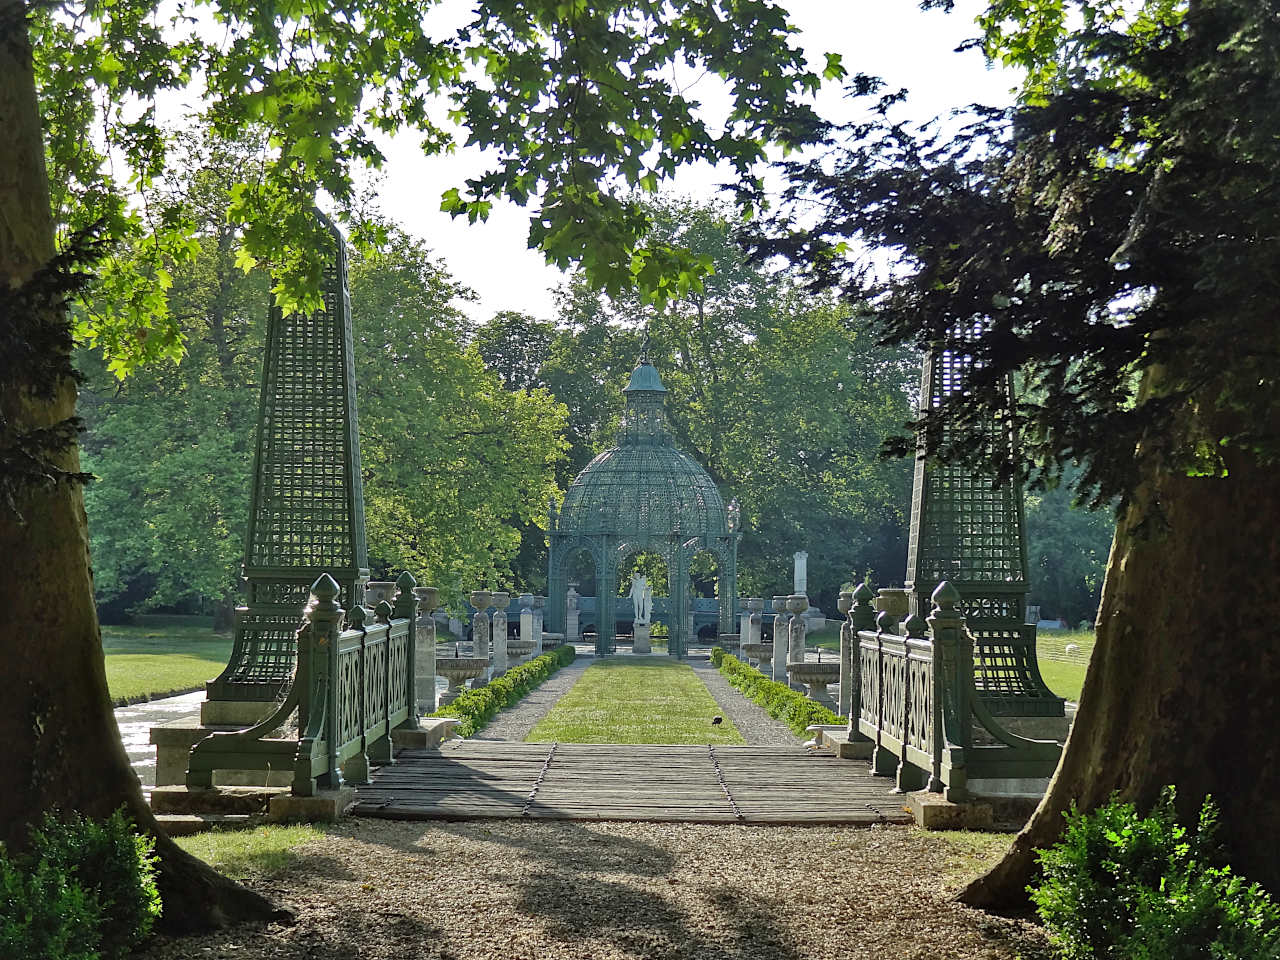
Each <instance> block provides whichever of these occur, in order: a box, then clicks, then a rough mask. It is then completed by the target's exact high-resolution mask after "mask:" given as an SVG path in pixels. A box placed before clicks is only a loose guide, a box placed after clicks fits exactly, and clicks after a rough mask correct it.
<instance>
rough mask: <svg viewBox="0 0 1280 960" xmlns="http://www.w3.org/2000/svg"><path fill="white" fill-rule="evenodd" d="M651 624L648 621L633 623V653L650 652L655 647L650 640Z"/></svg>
mask: <svg viewBox="0 0 1280 960" xmlns="http://www.w3.org/2000/svg"><path fill="white" fill-rule="evenodd" d="M649 629H650V625H649V624H647V623H637V624H633V625H632V627H631V630H632V633H633V637H634V639H633V640H632V641H631V652H632V653H649V652H651V650H652V649H653V648H652V646H651V644H650V642H649Z"/></svg>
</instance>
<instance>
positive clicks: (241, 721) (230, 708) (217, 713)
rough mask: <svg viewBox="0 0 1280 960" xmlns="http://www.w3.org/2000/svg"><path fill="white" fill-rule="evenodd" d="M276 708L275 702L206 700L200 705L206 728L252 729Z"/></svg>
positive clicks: (202, 721)
mask: <svg viewBox="0 0 1280 960" xmlns="http://www.w3.org/2000/svg"><path fill="white" fill-rule="evenodd" d="M275 708H276V703H275V701H272V702H271V703H263V702H262V701H260V700H206V701H205V702H204V703H202V704H200V722H201V723H202V724H203V725H204V726H206V727H218V726H227V727H236V728H241V729H242V728H244V727H252V726H253V725H254V724H255V723H257V722H258V721H259V720H261V719H262V718H263V717H265V716H266V715H267V714H269V713H270V712H271V711H272V710H274V709H275Z"/></svg>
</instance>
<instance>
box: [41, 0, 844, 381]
mask: <svg viewBox="0 0 1280 960" xmlns="http://www.w3.org/2000/svg"><path fill="white" fill-rule="evenodd" d="M438 3H439V0H427V2H425V3H405V2H398V0H397V2H379V3H358V4H356V5H354V6H351V7H347V8H342V9H338V8H333V7H328V6H321V7H314V8H312V7H304V6H302V5H298V4H280V5H276V6H274V7H271V8H269V9H266V8H258V7H256V6H252V5H250V6H246V5H243V4H236V3H228V2H218V3H213V4H211V5H210V6H209V9H208V10H207V11H205V12H203V13H202V12H201V10H200V9H199V5H192V4H187V3H180V4H179V5H178V6H177V7H176V8H175V9H173V10H172V11H167V12H164V13H159V12H158V10H159V8H158V6H157V4H156V3H155V2H154V0H119V2H112V3H93V4H86V5H80V6H77V7H75V8H74V9H64V8H63V7H60V6H48V5H41V6H38V7H37V8H35V9H33V12H32V16H31V18H30V25H29V27H28V30H29V32H30V35H31V41H32V48H33V50H34V53H35V56H34V60H35V64H34V66H35V77H36V89H37V92H38V94H39V97H40V107H41V112H42V116H43V119H44V127H45V135H46V142H47V148H48V158H47V167H48V173H49V179H50V184H51V188H52V192H53V200H54V206H55V214H56V219H57V220H58V222H59V224H60V225H61V226H62V227H64V228H65V229H70V230H74V229H77V228H79V227H82V226H84V225H85V224H87V223H91V222H93V221H95V220H99V219H102V220H103V221H104V222H105V223H106V225H107V228H108V231H109V233H110V234H111V236H113V237H115V238H118V239H123V240H125V241H127V242H126V243H125V244H124V246H123V248H122V252H121V254H120V255H119V256H118V257H116V258H114V260H113V262H111V263H109V264H107V265H106V267H105V268H104V269H103V270H102V272H101V273H100V275H99V281H98V294H99V301H100V303H101V304H102V306H103V307H104V309H101V310H98V311H95V312H92V313H86V314H84V315H82V316H81V317H80V321H79V323H78V326H77V332H78V335H79V336H80V338H81V339H82V340H85V341H89V342H93V343H94V344H95V345H96V346H98V347H100V348H101V349H102V350H103V351H104V353H105V354H106V356H107V357H108V358H109V360H108V362H109V365H110V367H111V369H112V371H113V372H115V373H118V374H122V375H123V374H125V373H127V372H129V371H131V370H133V369H135V368H136V367H137V366H138V365H139V364H140V363H143V362H145V361H147V360H151V359H155V358H157V357H161V356H176V355H178V354H179V353H180V351H181V337H180V332H179V327H180V319H179V318H180V317H181V312H180V311H179V310H177V309H174V308H173V305H172V304H170V303H169V301H168V297H167V296H166V289H167V287H168V284H169V283H170V281H171V279H172V277H173V273H172V271H171V266H172V265H173V264H175V263H178V264H182V263H189V262H190V261H191V259H192V257H193V256H194V254H195V244H194V242H193V241H194V239H195V237H196V236H197V231H196V228H195V226H194V224H193V219H192V217H191V216H190V213H189V210H188V209H187V208H186V207H184V206H183V205H182V204H181V203H179V202H175V201H172V200H168V199H162V200H157V201H156V202H147V203H143V204H136V203H131V202H130V199H131V194H132V192H133V191H134V190H135V189H141V190H143V191H144V192H145V191H148V190H149V189H150V188H151V187H152V186H153V184H154V183H155V181H156V179H157V178H158V177H159V176H160V174H161V172H162V171H163V170H164V169H166V168H172V167H173V166H174V165H176V164H177V163H180V162H181V156H180V151H177V150H175V148H174V145H173V143H172V139H171V138H170V137H169V136H167V135H166V132H165V131H164V130H162V129H161V128H160V126H159V124H158V120H157V114H158V113H162V112H163V111H158V110H157V109H156V107H157V101H158V100H159V99H160V98H162V97H166V98H175V97H176V98H179V99H180V97H181V95H182V93H183V92H184V91H195V92H198V93H199V94H200V95H202V96H203V100H204V104H203V112H204V115H205V117H206V118H207V120H208V122H210V123H211V124H212V125H213V126H214V128H215V129H216V130H217V131H218V132H219V133H221V134H223V135H234V134H237V133H240V132H243V131H245V130H249V129H252V130H255V131H256V132H258V133H259V134H260V137H259V139H260V142H261V146H260V148H259V150H258V152H257V158H256V159H257V164H256V169H255V170H254V172H253V173H252V174H251V175H247V176H244V177H240V178H237V179H235V180H231V181H228V183H227V186H228V187H230V191H229V194H228V196H227V198H226V202H225V203H224V204H223V205H222V208H221V211H220V212H221V213H223V214H225V215H224V216H222V217H220V219H224V220H226V221H227V222H228V223H230V224H231V225H232V226H233V227H236V228H239V238H238V240H237V244H236V245H237V247H239V248H241V249H240V253H239V254H238V255H237V262H238V263H241V264H244V265H250V264H253V263H264V264H269V265H270V267H271V271H272V273H273V275H274V276H276V277H277V278H279V282H278V283H277V284H276V285H275V293H276V296H277V298H278V301H279V303H280V305H281V306H282V307H283V308H284V309H285V310H286V311H287V312H292V311H293V310H295V309H314V308H315V307H317V306H318V305H319V277H320V267H321V264H320V263H319V256H320V253H319V251H320V250H322V249H323V244H322V243H321V242H319V241H321V239H322V233H321V228H320V226H319V225H318V224H317V223H316V221H315V218H314V217H313V216H312V215H311V210H312V204H313V203H314V202H315V199H316V194H317V191H320V190H323V191H324V192H325V193H326V194H327V195H328V196H329V197H330V198H332V202H333V203H334V204H335V205H336V207H337V208H338V212H339V214H340V216H341V217H342V218H343V219H345V220H348V221H350V223H351V224H352V226H353V232H354V233H355V234H356V235H357V237H358V239H359V240H360V241H362V242H365V241H373V240H377V239H379V238H380V236H381V232H380V228H379V225H378V224H377V223H376V222H371V221H369V220H367V219H365V218H364V217H362V215H361V212H360V208H359V203H358V200H359V198H358V197H357V196H356V192H355V189H354V186H353V184H354V181H355V179H356V174H357V173H358V172H360V171H361V170H362V169H364V168H375V169H376V168H378V167H380V166H381V164H382V163H383V161H384V156H383V153H382V151H381V149H380V147H379V146H378V143H377V142H376V140H375V135H376V134H377V133H383V134H386V133H391V132H393V131H400V130H406V131H415V132H416V133H417V134H419V135H420V142H421V144H422V147H423V149H424V151H425V152H427V153H428V154H436V153H440V152H443V151H445V150H448V149H450V148H451V147H452V145H453V136H452V134H451V133H450V130H449V128H448V125H449V124H451V123H456V125H457V126H458V127H459V128H461V129H464V130H466V131H467V133H468V142H469V143H472V144H475V145H477V146H479V147H481V148H482V149H483V148H492V149H489V150H487V152H486V156H487V157H489V158H490V167H489V169H487V170H485V171H484V172H482V173H481V174H479V175H477V176H474V177H471V178H469V179H468V180H467V181H466V183H465V184H464V185H459V186H454V187H451V188H448V189H446V190H445V191H444V193H443V196H442V207H443V208H444V209H445V210H447V211H449V212H451V213H452V214H454V215H455V216H465V217H467V218H468V219H470V220H471V221H473V222H474V221H476V220H479V219H484V218H485V217H486V216H487V215H488V213H489V211H490V210H491V209H492V206H493V204H494V202H495V201H496V200H498V199H499V198H502V197H509V198H511V199H513V200H515V201H516V202H517V203H519V204H521V205H529V206H530V207H531V227H530V237H529V239H530V243H531V245H532V246H536V247H538V248H539V249H541V250H542V251H544V252H545V254H546V255H547V257H548V258H549V259H551V260H552V261H553V262H556V263H558V264H561V265H562V266H563V265H566V264H568V263H570V262H580V263H582V265H583V267H584V269H586V270H587V271H588V272H589V273H590V274H591V276H592V277H593V279H594V280H595V281H597V282H599V283H601V284H605V285H608V286H609V287H610V288H612V289H615V290H617V289H621V288H623V287H628V286H631V285H639V286H641V287H642V288H644V289H646V290H648V291H650V292H651V294H652V295H653V296H654V297H656V298H662V297H664V296H666V295H667V294H668V293H669V292H672V291H685V290H687V289H689V288H690V286H691V285H693V284H695V283H696V282H697V279H698V277H699V276H700V275H701V274H702V273H703V267H704V265H703V263H702V262H701V261H700V260H699V259H698V258H697V257H695V256H692V255H690V254H688V253H687V252H685V251H682V250H680V249H678V248H675V247H672V246H670V245H666V244H663V243H661V242H659V241H656V240H651V239H647V226H648V222H647V218H646V217H645V215H644V213H643V210H642V209H640V207H639V206H638V205H637V203H636V202H635V200H634V199H632V191H633V190H641V191H650V192H651V191H653V190H655V189H656V188H657V186H658V184H659V183H660V182H661V181H663V180H665V179H667V178H668V177H670V176H671V175H672V174H673V173H674V172H675V169H676V168H677V166H679V165H681V164H685V163H690V162H694V161H699V160H713V161H714V160H715V159H720V158H722V159H724V160H726V161H728V163H729V164H730V166H731V167H732V168H733V170H734V171H735V173H737V174H738V175H739V176H740V177H741V178H742V179H744V180H745V181H747V182H753V181H754V179H755V175H754V170H753V167H754V165H755V164H756V163H757V161H760V160H762V159H763V158H764V156H765V147H766V145H767V144H768V143H770V142H773V143H779V144H783V145H786V146H792V145H797V144H800V143H804V142H809V141H812V140H813V138H814V135H815V130H816V129H817V128H818V127H819V126H820V123H819V121H818V119H817V117H816V115H815V114H814V112H813V110H812V109H811V108H810V107H809V106H808V105H807V103H806V102H805V101H806V100H807V98H808V97H809V95H811V94H812V93H813V92H814V91H815V90H816V89H817V87H818V86H819V85H820V84H821V82H822V77H820V76H819V75H818V74H817V73H814V72H811V71H809V70H808V69H807V67H806V65H805V57H804V54H803V53H802V51H800V50H799V49H798V47H796V46H795V45H794V44H793V42H792V35H791V31H792V28H791V26H790V25H789V24H788V22H787V19H786V14H785V11H784V10H783V9H782V8H781V7H780V6H778V5H776V4H774V3H771V2H767V0H748V2H738V0H734V2H728V0H694V2H689V3H682V4H680V5H677V6H664V5H654V4H652V3H649V2H642V0H609V2H604V3H593V4H584V3H564V2H561V0H528V2H520V3H514V2H509V0H508V2H501V3H487V4H484V5H482V6H480V7H479V8H477V10H476V11H475V13H474V15H473V18H472V19H471V20H470V22H468V23H466V24H465V25H464V26H463V27H462V28H461V29H459V30H456V31H446V32H440V31H437V30H435V29H433V25H434V24H435V23H436V20H435V18H433V17H431V16H428V15H427V14H428V13H429V11H430V10H431V9H432V8H434V7H436V6H438ZM211 24H216V29H210V25H211ZM687 71H692V72H691V73H690V74H689V75H690V76H693V75H696V74H697V73H700V72H703V71H705V72H708V73H710V74H712V75H716V76H719V77H722V78H724V80H725V82H726V83H727V87H728V89H727V93H728V96H729V110H728V113H727V116H725V117H724V120H723V122H722V123H717V124H712V125H708V124H707V123H706V122H704V121H703V120H702V119H700V117H699V116H698V115H697V113H696V111H695V105H696V101H694V100H692V99H691V98H689V97H688V96H686V95H685V93H683V92H682V85H683V83H684V79H683V77H684V76H685V74H686V72H687ZM842 72H843V68H842V67H841V66H840V64H839V62H838V58H836V59H832V58H828V60H827V64H826V68H825V70H824V71H823V76H827V77H832V78H836V77H838V76H840V75H841V74H842ZM166 102H168V101H166ZM91 131H92V133H93V136H90V132H91Z"/></svg>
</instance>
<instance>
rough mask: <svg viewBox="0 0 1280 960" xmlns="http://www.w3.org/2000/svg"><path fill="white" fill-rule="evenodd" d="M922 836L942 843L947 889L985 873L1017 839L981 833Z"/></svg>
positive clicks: (966, 831) (945, 832) (1009, 835)
mask: <svg viewBox="0 0 1280 960" xmlns="http://www.w3.org/2000/svg"><path fill="white" fill-rule="evenodd" d="M923 832H924V833H925V834H926V836H928V837H930V838H931V839H934V840H938V841H940V842H941V843H942V846H943V848H944V850H945V853H944V855H943V857H942V861H941V863H940V867H941V869H942V877H943V882H944V883H946V884H947V886H959V885H961V884H963V883H968V882H969V881H970V880H972V879H973V878H974V877H976V876H978V875H979V874H982V873H986V872H987V870H989V869H990V868H991V867H993V866H995V864H996V863H997V862H998V861H999V860H1000V858H1001V857H1003V856H1004V855H1005V852H1006V851H1007V850H1008V849H1009V845H1010V844H1011V843H1013V837H1014V835H1013V834H1012V833H978V832H975V831H973V830H938V831H923Z"/></svg>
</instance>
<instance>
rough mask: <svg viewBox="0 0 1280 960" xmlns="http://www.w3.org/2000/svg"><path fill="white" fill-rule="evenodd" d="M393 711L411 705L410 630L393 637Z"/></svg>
mask: <svg viewBox="0 0 1280 960" xmlns="http://www.w3.org/2000/svg"><path fill="white" fill-rule="evenodd" d="M390 649H391V654H390V656H391V671H390V673H391V680H390V683H391V712H392V713H396V712H397V711H400V710H403V709H405V708H406V707H408V706H409V684H408V677H409V632H408V631H407V630H405V631H403V632H401V633H399V634H397V635H396V636H395V637H393V638H392V639H391V648H390Z"/></svg>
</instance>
